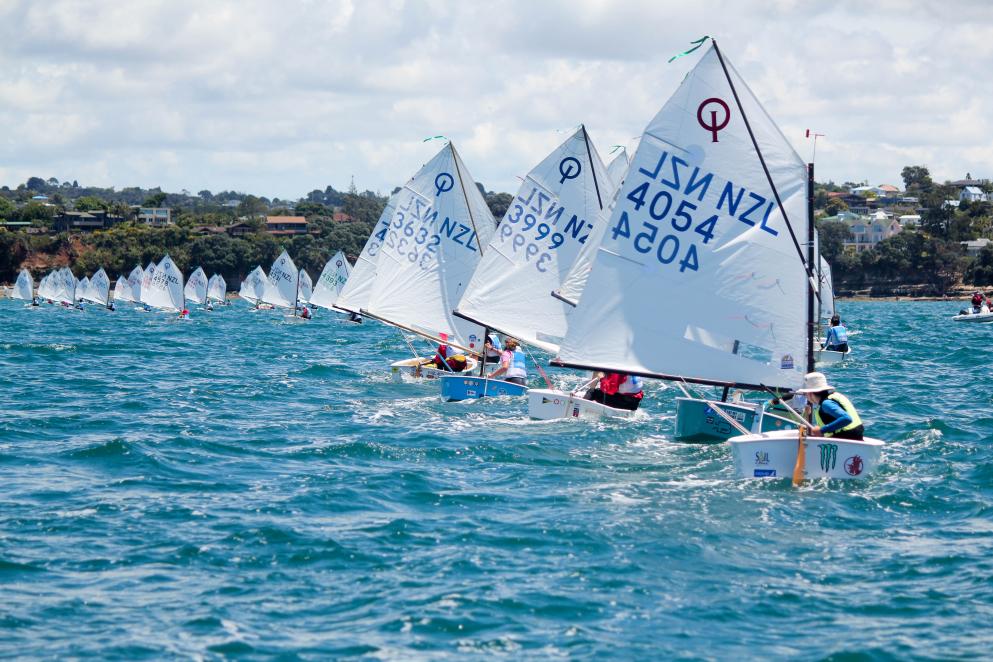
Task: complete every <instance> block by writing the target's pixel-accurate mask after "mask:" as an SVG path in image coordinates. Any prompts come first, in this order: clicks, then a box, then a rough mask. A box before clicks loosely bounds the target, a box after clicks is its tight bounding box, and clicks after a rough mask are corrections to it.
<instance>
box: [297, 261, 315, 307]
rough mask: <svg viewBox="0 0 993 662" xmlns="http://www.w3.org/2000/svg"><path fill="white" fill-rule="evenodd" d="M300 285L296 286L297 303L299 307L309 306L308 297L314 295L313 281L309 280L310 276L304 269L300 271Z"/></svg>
mask: <svg viewBox="0 0 993 662" xmlns="http://www.w3.org/2000/svg"><path fill="white" fill-rule="evenodd" d="M299 274H300V284H299V285H298V286H297V301H298V302H299V303H300V305H303V304H309V303H310V297H312V296H313V294H314V281H312V280H311V279H310V274H308V273H307V270H306V269H303V268H301V269H300V272H299Z"/></svg>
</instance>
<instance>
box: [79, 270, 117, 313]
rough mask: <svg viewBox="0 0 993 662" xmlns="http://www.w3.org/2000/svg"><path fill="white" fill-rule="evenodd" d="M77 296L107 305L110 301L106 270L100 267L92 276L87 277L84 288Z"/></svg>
mask: <svg viewBox="0 0 993 662" xmlns="http://www.w3.org/2000/svg"><path fill="white" fill-rule="evenodd" d="M77 298H80V299H86V300H87V301H92V302H94V303H100V304H103V305H105V306H106V305H107V303H109V301H110V278H108V277H107V272H106V271H104V270H103V268H102V267H101V269H100V270H99V271H97V272H96V273H95V274H93V277H92V278H90V279H89V282H88V283H87V284H86V289H85V290H84V291H83V293H82V294H81V295H79V296H77Z"/></svg>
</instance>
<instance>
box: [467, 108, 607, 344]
mask: <svg viewBox="0 0 993 662" xmlns="http://www.w3.org/2000/svg"><path fill="white" fill-rule="evenodd" d="M612 189H613V184H611V183H610V181H609V179H608V176H607V169H606V167H605V166H604V165H603V162H602V161H601V160H600V156H599V155H598V154H597V151H596V148H595V147H594V146H593V144H592V141H590V139H589V135H588V134H587V132H586V127H580V128H579V129H577V130H576V132H575V133H573V134H572V135H571V136H570V137H569V138H567V139H566V141H565V142H563V143H562V144H561V145H559V146H558V147H557V148H555V150H554V151H552V153H551V154H549V155H548V156H546V157H545V158H544V159H543V160H542V161H541V163H539V164H538V165H537V166H535V168H534V169H533V170H531V172H529V173H528V175H527V177H525V178H524V181H523V183H522V184H521V188H520V189H519V190H518V192H517V197H515V198H514V199H513V200H512V201H511V203H510V207H509V208H508V209H507V213H506V215H505V216H504V218H503V221H502V222H501V223H500V227H499V229H498V230H497V232H495V233H494V234H493V237H492V238H491V239H490V243H489V246H487V248H486V253H485V255H484V256H483V258H482V259H481V260H480V261H479V266H478V267H477V268H476V271H475V272H474V273H473V275H472V280H470V281H469V286H468V287H467V288H466V291H465V294H464V295H463V296H462V300H461V301H460V302H459V304H458V308H457V309H456V312H457V314H458V315H459V316H460V317H462V316H465V318H467V319H471V320H473V321H475V322H477V323H479V324H482V325H484V326H488V327H490V328H493V329H497V330H499V331H501V332H503V333H508V334H510V335H512V336H514V337H515V338H518V339H519V340H523V341H524V342H527V343H530V344H532V345H536V346H538V347H541V348H543V349H546V350H548V351H550V352H556V351H558V348H559V347H558V344H559V343H560V342H561V340H562V337H563V336H565V332H566V329H567V328H568V321H567V320H568V315H569V313H570V312H571V311H572V307H571V306H569V305H567V304H565V303H563V302H562V301H561V300H559V299H556V298H555V297H553V296H552V292H553V291H554V290H557V289H558V288H559V286H560V285H561V284H562V279H563V278H564V277H565V276H566V274H567V273H568V272H569V268H570V267H571V266H572V263H573V261H574V260H575V259H576V256H577V255H578V254H579V251H580V249H581V248H582V246H583V243H584V242H585V241H587V237H589V235H590V233H591V232H592V230H593V226H594V224H595V223H598V222H599V223H604V222H605V221H604V220H603V219H602V218H601V213H602V211H603V208H604V207H605V206H606V202H607V200H606V196H607V195H609V193H610V192H611V191H612Z"/></svg>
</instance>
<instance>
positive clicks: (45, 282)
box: [38, 273, 54, 299]
mask: <svg viewBox="0 0 993 662" xmlns="http://www.w3.org/2000/svg"><path fill="white" fill-rule="evenodd" d="M53 276H54V274H51V273H50V274H46V275H45V276H44V277H42V279H41V280H40V281H39V282H38V296H39V297H41V298H42V299H52V298H53V297H52V293H53V291H54V288H53V287H52V283H53Z"/></svg>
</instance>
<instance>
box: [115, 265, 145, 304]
mask: <svg viewBox="0 0 993 662" xmlns="http://www.w3.org/2000/svg"><path fill="white" fill-rule="evenodd" d="M144 277H145V271H144V269H142V268H141V265H139V266H136V267H135V268H134V269H132V270H131V273H130V274H129V275H128V277H127V279H125V281H124V284H123V286H121V293H120V296H118V294H117V289H116V288H115V289H114V300H115V301H134V302H139V301H141V281H142V279H143V278H144ZM118 284H119V285H120V281H118Z"/></svg>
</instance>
